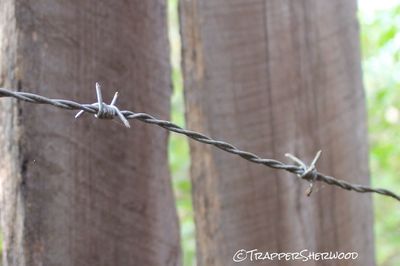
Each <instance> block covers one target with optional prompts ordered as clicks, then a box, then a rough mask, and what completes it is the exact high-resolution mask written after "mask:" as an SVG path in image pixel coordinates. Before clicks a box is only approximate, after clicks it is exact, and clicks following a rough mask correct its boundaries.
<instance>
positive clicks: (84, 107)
mask: <svg viewBox="0 0 400 266" xmlns="http://www.w3.org/2000/svg"><path fill="white" fill-rule="evenodd" d="M96 85H97V86H98V84H96ZM97 92H98V94H97V96H98V102H97V103H93V104H80V103H77V102H74V101H70V100H62V99H50V98H47V97H43V96H40V95H37V94H33V93H27V92H17V91H11V90H8V89H3V88H0V97H13V98H16V99H18V100H22V101H26V102H29V103H36V104H48V105H53V106H56V107H59V108H63V109H68V110H80V111H83V112H88V113H91V114H95V115H96V117H97V118H99V119H104V118H107V119H111V118H114V117H119V118H120V119H121V120H122V121H123V122H124V124H125V126H127V127H129V124H126V123H125V121H124V119H125V120H126V119H136V120H139V121H142V122H144V123H148V124H154V125H157V126H159V127H162V128H164V129H166V130H168V131H172V132H175V133H178V134H182V135H186V136H187V137H189V138H191V139H193V140H195V141H198V142H201V143H204V144H209V145H212V146H215V147H217V148H218V149H221V150H223V151H226V152H229V153H232V154H236V155H238V156H240V157H242V158H243V159H245V160H248V161H250V162H253V163H256V164H262V165H265V166H268V167H270V168H274V169H282V170H286V171H288V172H290V173H293V174H296V175H297V176H298V177H299V178H301V179H304V180H307V181H309V182H310V187H309V189H308V190H307V195H310V194H311V191H312V185H313V183H314V181H321V182H324V183H326V184H329V185H334V186H338V187H340V188H342V189H346V190H353V191H356V192H360V193H378V194H381V195H385V196H389V197H392V198H394V199H396V200H398V201H400V196H399V195H397V194H395V193H393V192H391V191H389V190H387V189H381V188H371V187H369V186H365V185H359V184H352V183H349V182H347V181H344V180H339V179H336V178H334V177H332V176H328V175H324V174H322V173H320V172H318V171H317V170H316V168H315V164H316V161H317V160H318V158H319V155H320V152H318V153H317V155H316V157H315V158H314V160H313V162H312V163H311V164H310V166H307V165H306V164H305V163H303V161H301V160H300V159H298V158H296V157H294V156H293V155H291V154H286V156H288V157H289V158H291V159H292V160H294V161H295V162H296V164H297V165H291V164H286V163H283V162H280V161H278V160H274V159H265V158H261V157H259V156H257V155H255V154H253V153H251V152H247V151H243V150H240V149H238V148H236V147H235V146H233V145H232V144H229V143H227V142H225V141H221V140H215V139H212V138H210V137H208V136H206V135H203V134H201V133H198V132H195V131H191V130H187V129H184V128H181V127H180V126H178V125H176V124H174V123H172V122H170V121H166V120H161V119H157V118H155V117H154V116H152V115H149V114H146V113H135V112H132V111H127V110H123V111H120V110H119V109H118V108H117V107H116V106H115V100H116V96H115V97H114V98H115V100H114V99H113V102H112V103H111V104H110V105H108V104H105V103H104V102H102V98H101V92H100V87H99V86H98V89H97ZM99 94H100V97H99ZM81 114H82V112H79V113H78V115H77V117H78V116H80V115H81ZM121 115H122V116H123V118H124V119H123V118H122V117H121Z"/></svg>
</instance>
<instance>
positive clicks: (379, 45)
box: [168, 0, 400, 266]
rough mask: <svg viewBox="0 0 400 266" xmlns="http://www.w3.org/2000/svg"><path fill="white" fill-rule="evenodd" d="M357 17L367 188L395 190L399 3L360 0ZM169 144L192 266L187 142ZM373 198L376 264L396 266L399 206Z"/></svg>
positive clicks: (175, 75) (177, 104) (186, 256)
mask: <svg viewBox="0 0 400 266" xmlns="http://www.w3.org/2000/svg"><path fill="white" fill-rule="evenodd" d="M168 12H169V29H170V32H169V38H170V43H171V63H172V81H173V89H174V92H173V97H172V120H173V122H175V123H177V124H179V125H180V126H183V127H184V126H185V122H184V103H183V85H182V74H181V68H180V59H181V58H180V52H181V46H180V37H179V17H178V0H168ZM358 16H359V21H360V27H361V46H362V60H363V61H362V65H363V70H364V86H365V89H366V96H367V107H368V120H369V121H368V124H369V141H370V170H371V177H372V185H373V186H374V187H383V188H389V189H392V190H393V191H396V192H399V191H400V145H398V144H397V141H400V65H399V61H400V0H380V1H371V0H359V14H358ZM396 140H397V141H396ZM169 145H170V146H169V161H170V168H171V172H172V175H173V184H174V191H175V197H176V199H177V206H178V212H179V217H180V222H181V239H182V248H183V262H184V265H185V266H189V265H195V254H196V247H195V227H194V221H193V209H192V201H191V184H190V177H189V166H190V157H189V147H188V142H187V139H186V138H185V137H182V136H178V135H176V134H171V135H170V142H169ZM339 178H340V177H339ZM373 200H374V212H375V232H374V233H375V250H376V252H375V253H376V258H377V264H378V265H380V266H389V265H390V266H397V265H400V205H399V203H398V202H396V201H394V200H391V199H389V198H386V197H382V196H375V195H374V196H373Z"/></svg>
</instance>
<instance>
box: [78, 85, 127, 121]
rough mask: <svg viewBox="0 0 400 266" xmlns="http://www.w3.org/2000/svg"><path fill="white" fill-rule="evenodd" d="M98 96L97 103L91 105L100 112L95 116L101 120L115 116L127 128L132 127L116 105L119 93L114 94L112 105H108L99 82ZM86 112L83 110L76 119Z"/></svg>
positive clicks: (97, 86)
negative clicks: (104, 100)
mask: <svg viewBox="0 0 400 266" xmlns="http://www.w3.org/2000/svg"><path fill="white" fill-rule="evenodd" d="M96 95H97V102H96V103H92V104H91V105H92V106H93V107H97V108H98V111H97V114H95V115H94V116H95V117H96V118H99V119H113V118H114V117H115V116H118V118H119V119H120V120H121V121H122V123H124V125H125V126H126V127H127V128H130V127H131V126H130V125H129V122H128V120H127V119H126V118H125V116H124V115H123V114H122V113H121V111H120V110H119V108H118V107H117V106H116V105H115V103H116V101H117V99H118V92H116V93H115V94H114V97H113V99H112V101H111V103H110V104H106V103H104V102H103V96H102V94H101V86H100V84H99V83H98V82H96ZM84 112H85V111H84V110H81V111H79V112H78V113H77V114H76V115H75V118H79V117H80V116H81V115H82V114H83V113H84Z"/></svg>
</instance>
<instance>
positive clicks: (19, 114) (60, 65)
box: [0, 0, 180, 266]
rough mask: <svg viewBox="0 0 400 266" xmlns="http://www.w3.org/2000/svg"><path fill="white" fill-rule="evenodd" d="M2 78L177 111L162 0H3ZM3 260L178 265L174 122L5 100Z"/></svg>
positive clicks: (61, 94)
mask: <svg viewBox="0 0 400 266" xmlns="http://www.w3.org/2000/svg"><path fill="white" fill-rule="evenodd" d="M0 14H2V15H1V16H0V84H1V86H4V87H7V88H18V89H19V90H22V91H29V92H33V93H39V94H41V95H44V96H47V97H52V98H64V99H74V100H76V101H79V102H84V103H92V102H95V101H96V99H95V87H94V85H95V82H96V81H99V82H100V83H101V84H102V85H103V94H104V98H105V99H104V100H105V101H106V102H108V101H110V100H111V97H112V96H113V93H114V92H115V90H118V91H119V93H120V98H119V99H118V102H117V104H118V106H119V107H120V108H121V109H128V110H137V111H144V112H149V113H153V114H157V115H158V116H160V117H162V118H164V119H168V118H169V110H170V100H169V96H170V66H169V49H168V40H167V29H166V23H165V20H166V6H165V3H164V1H160V0H149V1H140V0H134V1H116V2H115V1H104V0H100V1H93V0H84V1H80V0H71V1H50V0H39V1H27V0H2V1H1V2H0ZM0 125H1V126H0V150H1V152H0V154H1V159H0V182H1V183H0V184H1V188H2V189H1V223H2V230H3V236H4V252H3V253H4V258H3V264H4V265H18V266H21V265H179V264H180V246H179V245H180V244H179V229H178V222H177V214H176V210H175V203H174V199H173V193H172V190H171V182H170V176H169V174H168V167H167V150H166V149H167V145H166V144H167V132H166V131H163V130H160V129H158V128H155V127H152V126H148V125H144V124H142V123H137V122H136V123H135V122H132V124H131V126H132V128H131V129H130V130H128V129H126V128H124V127H123V126H122V125H120V124H119V123H114V122H112V121H100V120H96V119H95V118H94V117H92V116H89V115H84V116H83V117H82V118H81V119H79V120H74V113H73V112H68V111H62V110H59V109H56V108H54V107H50V106H38V105H31V104H28V103H21V102H16V101H15V100H10V99H2V100H1V101H0Z"/></svg>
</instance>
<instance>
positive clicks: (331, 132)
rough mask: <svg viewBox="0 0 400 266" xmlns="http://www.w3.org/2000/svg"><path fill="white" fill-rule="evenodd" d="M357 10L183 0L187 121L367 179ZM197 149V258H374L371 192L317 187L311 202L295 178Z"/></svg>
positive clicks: (348, 4) (262, 151)
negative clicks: (255, 254)
mask: <svg viewBox="0 0 400 266" xmlns="http://www.w3.org/2000/svg"><path fill="white" fill-rule="evenodd" d="M356 9H357V7H356V1H355V0H351V1H349V0H334V1H320V0H299V1H297V0H292V1H290V0H285V1H284V0H254V1H245V0H234V1H233V0H183V1H181V25H182V34H183V36H182V37H183V51H184V58H183V65H184V77H185V90H186V102H187V123H188V127H189V128H191V129H193V130H196V131H200V132H204V133H206V134H208V135H211V136H213V137H214V138H217V139H223V140H226V141H228V142H230V143H232V144H234V145H236V146H237V147H239V148H241V149H244V150H248V151H251V152H253V153H255V154H258V155H260V156H262V157H264V158H276V159H279V160H284V161H287V160H288V159H287V158H285V157H284V154H285V153H287V152H290V153H293V154H295V155H299V156H300V157H301V158H302V159H304V160H305V161H306V162H311V160H312V158H313V156H314V155H315V153H316V152H317V151H318V150H319V149H322V158H321V159H320V160H319V161H318V164H317V168H318V170H319V171H321V172H323V173H326V174H329V175H332V176H335V177H337V178H340V179H344V180H349V181H351V182H353V183H361V184H368V183H369V172H368V152H367V137H366V134H367V130H366V112H365V97H364V92H363V85H362V79H361V67H360V49H359V40H358V39H359V30H358V22H357V17H356ZM190 147H191V154H192V169H191V173H192V180H193V188H194V191H193V193H194V209H195V220H196V227H197V228H196V230H197V250H198V256H197V258H198V265H200V266H201V265H231V264H233V261H232V257H233V255H234V254H235V252H236V251H238V250H239V249H246V250H252V249H258V250H259V251H261V252H298V251H301V250H304V249H308V250H309V251H315V252H323V251H333V252H335V251H344V252H358V254H359V256H358V258H357V259H356V260H354V261H350V262H349V261H345V260H340V261H332V260H328V261H319V262H316V261H309V262H308V263H305V264H304V265H316V264H318V265H374V263H375V261H374V244H373V231H372V209H371V197H370V195H365V194H359V193H355V192H348V191H344V190H341V189H339V188H337V187H331V186H328V185H323V184H317V187H316V189H315V190H314V192H313V194H312V195H311V197H310V198H308V197H306V196H305V193H304V192H305V190H306V188H307V186H308V184H307V183H306V182H304V181H300V180H298V179H297V178H295V177H294V176H293V175H291V174H288V173H286V172H283V171H278V170H271V169H268V168H266V167H262V166H259V165H254V164H251V163H249V162H247V161H245V160H240V159H238V158H237V157H235V156H232V155H229V154H226V153H224V152H221V151H219V150H217V149H215V148H213V147H208V146H205V145H202V144H198V143H194V142H191V143H190ZM307 160H308V161H307ZM248 259H250V258H248ZM248 263H250V262H249V261H246V262H245V263H244V265H247V264H248ZM264 263H266V264H268V265H278V264H279V265H298V264H297V263H298V261H286V262H282V261H281V262H279V263H278V262H276V261H265V262H264Z"/></svg>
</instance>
